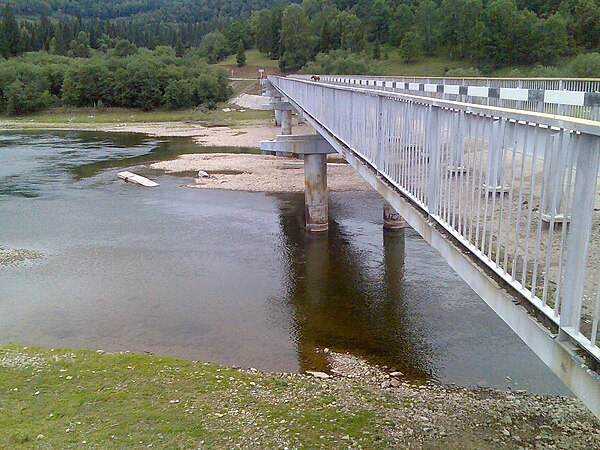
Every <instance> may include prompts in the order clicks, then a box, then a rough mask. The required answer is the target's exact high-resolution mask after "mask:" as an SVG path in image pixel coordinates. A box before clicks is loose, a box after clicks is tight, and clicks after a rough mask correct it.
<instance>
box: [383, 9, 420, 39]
mask: <svg viewBox="0 0 600 450" xmlns="http://www.w3.org/2000/svg"><path fill="white" fill-rule="evenodd" d="M413 21H414V13H413V11H412V8H411V7H410V6H409V5H407V4H406V3H401V4H400V5H398V7H397V8H396V9H395V11H394V14H393V15H392V21H391V24H390V39H389V43H390V44H392V45H393V46H395V47H398V46H399V45H400V42H401V41H402V38H403V37H404V35H405V34H406V33H407V32H408V31H410V29H411V28H412V25H413Z"/></svg>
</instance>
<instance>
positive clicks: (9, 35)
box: [1, 4, 22, 58]
mask: <svg viewBox="0 0 600 450" xmlns="http://www.w3.org/2000/svg"><path fill="white" fill-rule="evenodd" d="M1 31H2V33H1V37H2V56H4V57H5V58H10V57H12V56H17V55H18V54H19V53H21V51H22V50H21V31H20V29H19V24H18V23H17V19H16V18H15V15H14V14H13V11H12V8H11V7H10V5H8V4H7V5H6V6H5V7H4V12H3V13H2V24H1Z"/></svg>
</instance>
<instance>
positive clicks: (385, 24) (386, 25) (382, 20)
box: [364, 0, 391, 44]
mask: <svg viewBox="0 0 600 450" xmlns="http://www.w3.org/2000/svg"><path fill="white" fill-rule="evenodd" d="M365 9H366V11H365V16H364V21H365V26H366V30H367V37H368V39H369V40H370V41H371V42H379V43H380V44H381V43H383V42H387V41H388V38H389V32H390V16H391V14H390V7H389V4H388V2H387V1H386V0H372V1H370V2H367V7H366V8H365Z"/></svg>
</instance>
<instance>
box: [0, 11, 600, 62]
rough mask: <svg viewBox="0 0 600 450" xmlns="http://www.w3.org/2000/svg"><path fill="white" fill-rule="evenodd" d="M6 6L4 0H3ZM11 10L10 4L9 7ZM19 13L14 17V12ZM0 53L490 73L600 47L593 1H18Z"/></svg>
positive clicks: (599, 17)
mask: <svg viewBox="0 0 600 450" xmlns="http://www.w3.org/2000/svg"><path fill="white" fill-rule="evenodd" d="M4 3H5V4H6V5H9V4H8V3H6V2H4ZM11 8H14V10H13V9H11ZM15 13H16V16H17V19H15ZM1 31H2V33H1V36H0V37H1V38H2V54H3V56H4V57H9V56H14V55H18V54H20V53H23V52H28V51H40V50H43V51H48V52H50V53H53V54H58V55H70V56H82V57H85V56H87V55H88V54H89V50H100V51H106V50H108V49H110V48H112V47H114V45H115V43H116V42H117V41H119V40H122V39H127V40H128V41H130V42H132V43H133V44H135V45H136V46H137V47H145V48H149V49H153V48H155V47H156V46H159V45H168V46H171V47H173V48H175V49H176V52H177V54H178V55H179V56H181V55H183V54H184V53H185V51H186V50H188V49H190V48H201V49H203V53H204V55H205V56H206V57H207V58H208V59H209V61H210V62H216V61H219V60H221V59H223V58H224V57H225V56H226V55H229V54H234V53H236V52H237V51H238V49H239V43H240V41H242V42H243V45H244V48H245V49H248V48H251V47H255V48H257V49H259V50H260V51H261V52H263V53H264V54H266V55H269V56H270V57H271V58H273V59H278V60H279V63H280V67H281V68H282V69H283V70H298V69H300V68H301V67H303V66H304V65H305V64H307V62H309V61H314V60H315V59H316V57H317V55H318V54H320V53H321V54H328V53H329V52H331V51H338V53H337V54H338V55H339V54H340V53H339V51H340V50H341V51H343V52H349V53H359V52H365V51H366V52H367V53H369V55H370V56H373V57H375V58H377V57H379V56H380V54H381V49H382V48H386V49H397V51H399V52H400V53H401V54H402V55H403V57H404V58H405V60H407V61H408V62H410V61H411V60H414V59H415V58H416V57H418V56H419V55H421V54H423V55H437V54H444V55H448V56H449V57H450V58H451V59H462V60H469V61H472V62H473V64H474V65H476V66H477V67H479V68H480V69H481V70H482V71H484V72H488V71H491V70H493V69H497V68H501V67H504V66H514V65H533V64H543V65H550V64H554V63H555V62H556V61H557V60H558V59H559V58H561V57H562V56H568V55H571V54H577V53H585V52H595V51H596V50H597V48H598V46H599V45H600V5H599V0H566V1H558V0H549V1H542V0H303V1H302V2H301V3H297V2H291V1H288V0H228V1H220V0H179V1H177V2H173V1H168V0H124V1H119V0H104V1H100V0H86V1H73V0H20V1H19V2H14V4H13V6H12V7H9V6H7V7H5V9H4V14H3V20H2V30H1Z"/></svg>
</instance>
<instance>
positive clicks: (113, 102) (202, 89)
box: [0, 41, 230, 115]
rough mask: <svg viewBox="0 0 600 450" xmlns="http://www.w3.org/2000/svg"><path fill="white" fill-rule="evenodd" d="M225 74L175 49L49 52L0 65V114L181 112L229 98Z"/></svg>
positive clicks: (122, 47) (120, 46)
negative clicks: (84, 54)
mask: <svg viewBox="0 0 600 450" xmlns="http://www.w3.org/2000/svg"><path fill="white" fill-rule="evenodd" d="M228 81H229V80H228V78H227V75H226V73H225V72H224V71H223V70H220V69H218V68H215V67H211V66H209V65H208V64H207V63H206V62H204V61H203V60H201V59H200V58H197V57H194V55H188V56H185V57H177V56H176V54H175V51H174V50H173V49H172V48H170V47H157V48H156V49H154V50H148V49H138V48H136V47H135V46H133V45H131V44H129V43H127V42H126V41H122V42H120V43H118V44H117V46H116V47H115V48H114V49H111V50H110V51H109V52H107V53H106V54H100V53H99V54H96V55H94V56H92V57H90V58H71V57H66V56H59V55H51V54H49V53H47V52H37V53H26V54H24V55H21V56H19V57H16V58H11V59H9V60H3V61H0V86H2V88H0V89H1V93H2V95H0V110H2V111H5V112H6V113H7V114H9V115H18V114H24V113H30V112H33V111H37V110H40V109H44V108H49V107H53V106H60V105H66V106H73V107H89V106H100V107H102V106H106V107H125V108H139V109H142V110H146V111H147V110H152V109H156V108H165V109H180V108H188V107H191V106H196V105H202V104H204V105H206V106H207V107H212V106H214V104H215V103H216V102H219V101H224V100H227V98H229V95H230V89H229V87H228Z"/></svg>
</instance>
